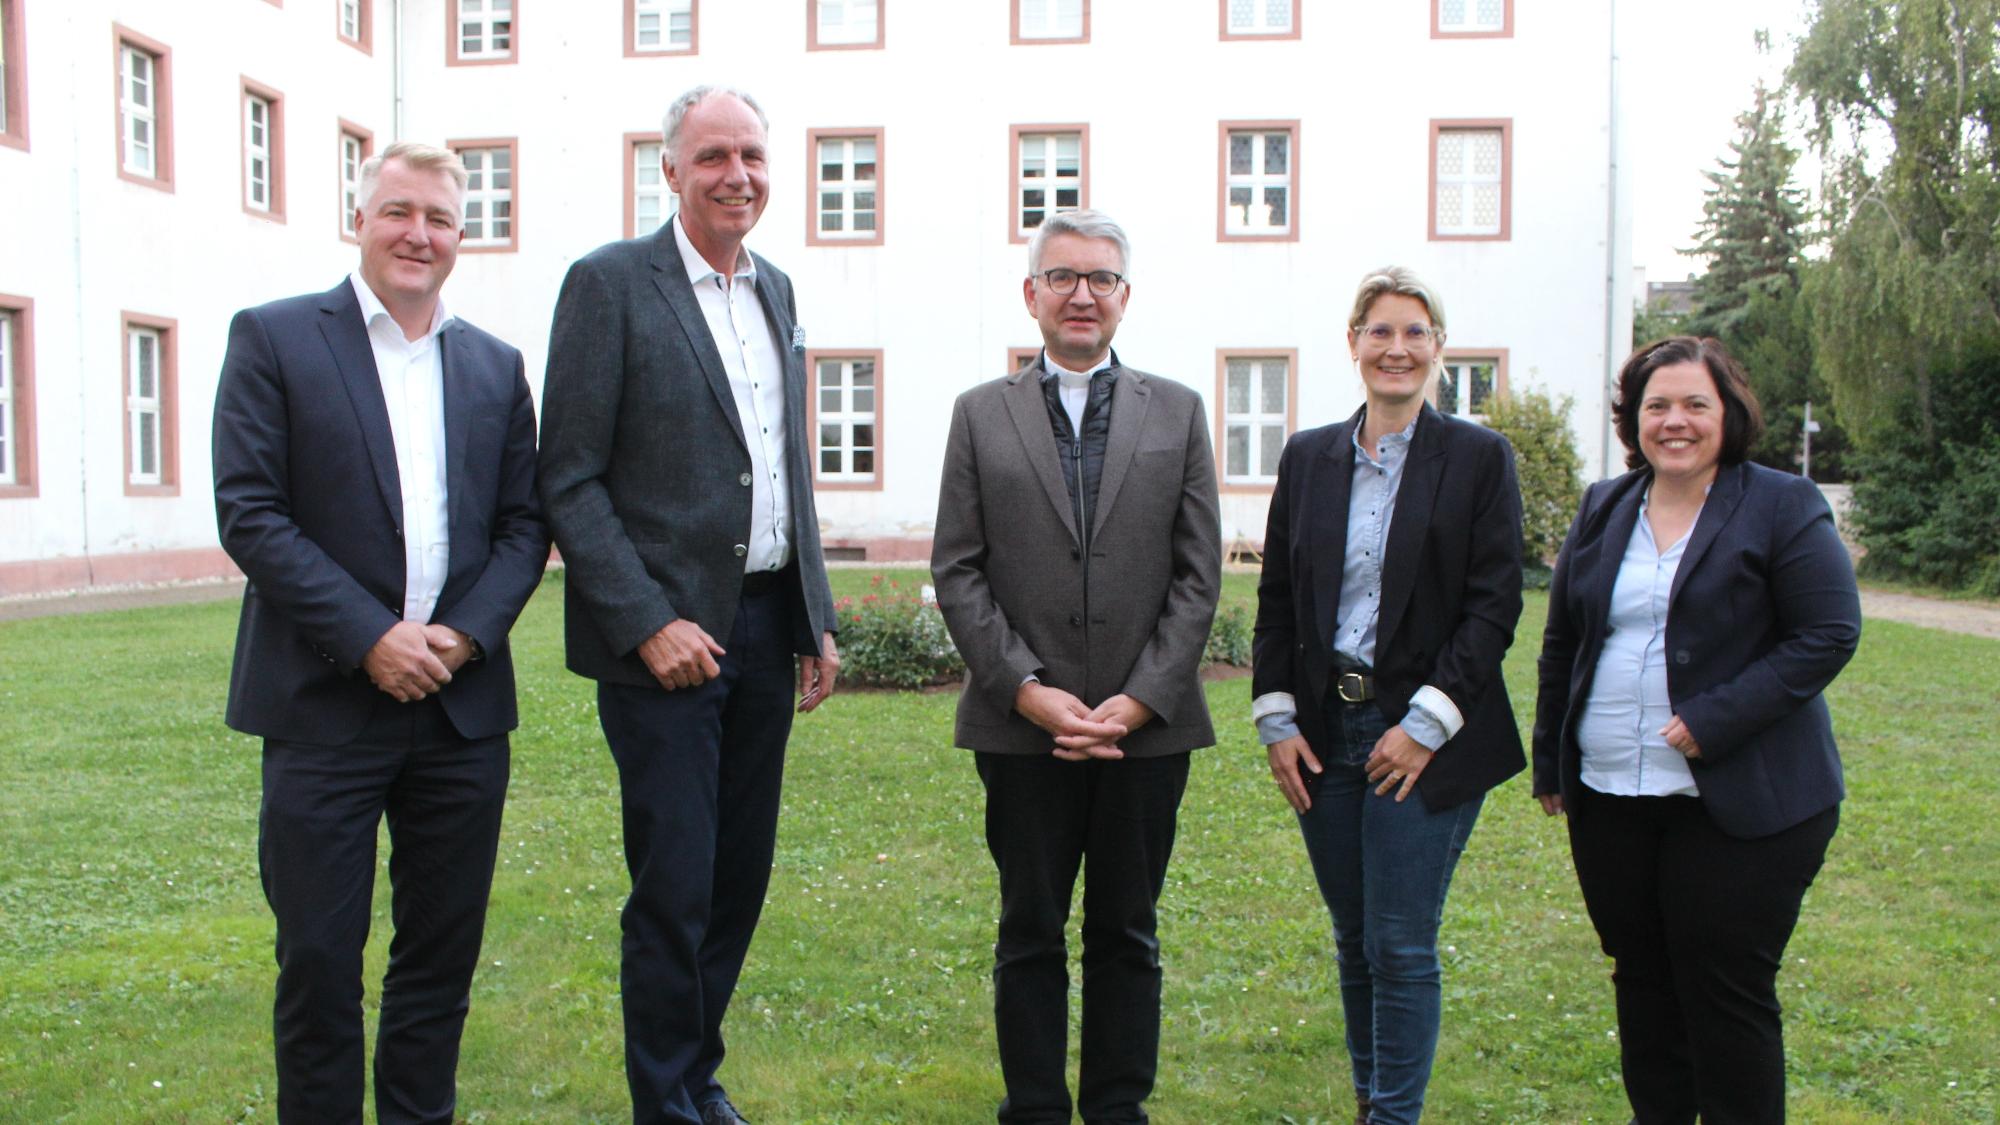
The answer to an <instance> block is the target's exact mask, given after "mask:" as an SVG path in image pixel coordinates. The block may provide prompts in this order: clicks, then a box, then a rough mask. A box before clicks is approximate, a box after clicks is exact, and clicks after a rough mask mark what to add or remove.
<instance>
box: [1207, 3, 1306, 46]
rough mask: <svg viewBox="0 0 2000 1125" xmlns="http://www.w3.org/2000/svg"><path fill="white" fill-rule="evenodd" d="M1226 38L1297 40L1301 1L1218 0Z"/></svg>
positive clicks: (1223, 34) (1223, 35) (1223, 32)
mask: <svg viewBox="0 0 2000 1125" xmlns="http://www.w3.org/2000/svg"><path fill="white" fill-rule="evenodd" d="M1219 3H1220V5H1221V7H1222V37H1223V38H1224V39H1297V38H1298V37H1299V0H1219Z"/></svg>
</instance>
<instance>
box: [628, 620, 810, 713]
mask: <svg viewBox="0 0 2000 1125" xmlns="http://www.w3.org/2000/svg"><path fill="white" fill-rule="evenodd" d="M723 654H724V650H723V647H722V646H721V645H719V644H716V643H715V638H714V637H711V636H709V635H708V631H707V630H706V629H703V628H702V627H701V626H699V625H697V624H695V623H694V622H692V621H689V620H688V619H687V618H685V617H682V618H679V619H676V620H674V621H669V622H667V624H666V625H665V626H664V627H663V628H661V630H660V631H659V632H657V633H654V634H653V635H652V636H650V637H647V638H646V639H645V640H644V641H641V642H640V643H639V659H640V660H642V661H644V662H645V664H646V670H647V671H648V672H651V673H652V674H653V678H654V679H655V680H658V681H659V682H660V686H661V687H663V688H665V689H667V690H668V691H678V690H679V689H681V688H690V687H699V686H701V685H702V684H705V683H707V682H708V681H710V680H712V679H715V678H716V677H717V676H720V675H722V666H721V665H719V664H717V663H716V662H715V658H716V657H718V656H721V655H723ZM839 676H840V651H839V650H838V649H837V648H835V647H834V644H833V634H832V633H822V634H820V655H818V656H801V657H799V704H798V707H799V713H800V714H804V713H805V712H807V711H810V710H812V709H813V708H815V707H818V706H819V705H820V704H822V703H824V702H826V700H827V697H828V696H830V695H832V694H833V685H834V681H835V680H837V679H838V678H839Z"/></svg>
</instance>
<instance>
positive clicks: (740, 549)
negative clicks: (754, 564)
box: [736, 543, 750, 559]
mask: <svg viewBox="0 0 2000 1125" xmlns="http://www.w3.org/2000/svg"><path fill="white" fill-rule="evenodd" d="M749 553H750V548H748V547H745V546H744V545H743V544H741V543H738V544H737V545H736V557H737V558H739V559H740V558H742V557H743V556H744V555H747V554H749Z"/></svg>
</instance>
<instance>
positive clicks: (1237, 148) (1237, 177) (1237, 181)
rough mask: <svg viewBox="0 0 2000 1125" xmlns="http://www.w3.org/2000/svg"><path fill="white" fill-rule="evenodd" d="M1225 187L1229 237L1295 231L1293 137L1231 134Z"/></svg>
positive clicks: (1286, 133)
mask: <svg viewBox="0 0 2000 1125" xmlns="http://www.w3.org/2000/svg"><path fill="white" fill-rule="evenodd" d="M1227 159H1228V169H1227V171H1226V172H1225V175H1224V183H1225V186H1226V188H1227V190H1228V201H1227V203H1226V205H1225V207H1224V211H1223V232H1224V233H1226V234H1284V233H1286V232H1288V231H1290V230H1291V229H1292V134H1291V133H1290V132H1289V131H1282V132H1249V131H1242V130H1231V132H1230V134H1229V152H1228V156H1227Z"/></svg>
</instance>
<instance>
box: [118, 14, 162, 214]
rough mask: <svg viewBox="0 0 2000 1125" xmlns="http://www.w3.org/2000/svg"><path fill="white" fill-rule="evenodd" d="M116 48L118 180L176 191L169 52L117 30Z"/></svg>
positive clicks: (143, 39) (147, 40)
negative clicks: (119, 178)
mask: <svg viewBox="0 0 2000 1125" xmlns="http://www.w3.org/2000/svg"><path fill="white" fill-rule="evenodd" d="M112 31H113V34H114V36H115V42H116V45H117V49H118V175H119V176H120V177H122V178H124V179H127V180H131V181H132V182H134V183H139V184H145V185H146V186H148V187H156V188H161V189H164V190H166V191H172V190H173V187H174V149H173V136H174V131H173V81H172V79H173V65H172V56H171V55H170V54H169V53H168V51H167V48H166V47H164V46H162V45H161V44H159V43H155V42H154V41H152V40H151V39H147V38H146V37H144V36H142V35H138V34H135V33H133V32H130V31H127V30H125V29H124V28H122V27H118V26H116V25H113V28H112Z"/></svg>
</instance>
